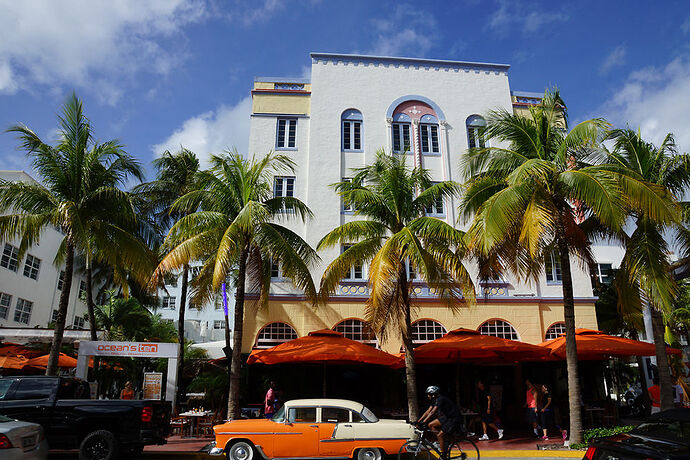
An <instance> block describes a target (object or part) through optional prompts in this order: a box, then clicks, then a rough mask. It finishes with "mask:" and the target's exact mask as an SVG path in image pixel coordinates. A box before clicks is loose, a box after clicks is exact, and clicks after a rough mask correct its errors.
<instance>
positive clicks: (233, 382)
mask: <svg viewBox="0 0 690 460" xmlns="http://www.w3.org/2000/svg"><path fill="white" fill-rule="evenodd" d="M248 254H249V252H248V251H247V249H243V250H242V252H241V254H240V260H239V267H238V273H237V294H236V296H235V327H234V329H233V331H232V359H231V360H230V391H229V393H228V419H237V418H239V417H240V377H241V370H242V329H243V327H244V284H245V281H246V278H247V256H248Z"/></svg>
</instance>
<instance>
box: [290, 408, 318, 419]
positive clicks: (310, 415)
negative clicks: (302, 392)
mask: <svg viewBox="0 0 690 460" xmlns="http://www.w3.org/2000/svg"><path fill="white" fill-rule="evenodd" d="M288 422H290V423H314V422H316V407H291V408H290V409H288Z"/></svg>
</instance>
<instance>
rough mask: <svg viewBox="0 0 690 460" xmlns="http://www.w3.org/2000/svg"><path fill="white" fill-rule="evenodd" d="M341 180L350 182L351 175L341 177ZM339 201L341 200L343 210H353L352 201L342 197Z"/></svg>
mask: <svg viewBox="0 0 690 460" xmlns="http://www.w3.org/2000/svg"><path fill="white" fill-rule="evenodd" d="M341 182H352V178H351V177H343V178H342V180H341ZM340 201H341V202H342V205H343V212H355V205H354V203H352V202H350V201H347V200H345V199H344V198H342V199H341V200H340Z"/></svg>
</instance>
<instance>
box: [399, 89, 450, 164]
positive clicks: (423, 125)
mask: <svg viewBox="0 0 690 460" xmlns="http://www.w3.org/2000/svg"><path fill="white" fill-rule="evenodd" d="M417 97H419V99H416V98H411V99H408V98H404V100H400V99H399V100H398V101H399V102H397V101H396V103H395V104H397V105H391V107H389V109H388V110H389V112H388V113H387V116H390V117H391V121H392V125H391V129H392V135H393V139H392V143H393V152H395V153H422V154H424V155H440V153H441V144H440V142H439V131H438V125H439V119H441V120H443V119H444V118H443V116H442V114H441V115H439V113H438V112H437V106H436V104H434V102H433V101H430V100H428V99H426V98H423V97H421V96H417ZM439 110H440V109H439ZM413 123H415V124H416V126H417V127H418V130H417V132H416V133H414V132H413V128H412V124H413Z"/></svg>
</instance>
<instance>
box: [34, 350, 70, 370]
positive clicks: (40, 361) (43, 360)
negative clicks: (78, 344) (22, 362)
mask: <svg viewBox="0 0 690 460" xmlns="http://www.w3.org/2000/svg"><path fill="white" fill-rule="evenodd" d="M49 357H50V355H43V356H39V357H38V358H33V359H30V360H29V361H28V362H27V363H26V365H27V366H32V367H48V358H49ZM58 367H63V368H64V367H77V360H76V359H74V358H72V357H71V356H69V355H66V354H64V353H60V357H59V358H58Z"/></svg>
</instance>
